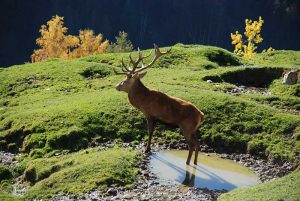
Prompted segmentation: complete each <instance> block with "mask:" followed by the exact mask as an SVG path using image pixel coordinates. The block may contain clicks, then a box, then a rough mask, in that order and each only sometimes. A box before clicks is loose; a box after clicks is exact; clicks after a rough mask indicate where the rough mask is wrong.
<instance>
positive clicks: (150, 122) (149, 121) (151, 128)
mask: <svg viewBox="0 0 300 201" xmlns="http://www.w3.org/2000/svg"><path fill="white" fill-rule="evenodd" d="M147 124H148V134H149V138H148V142H147V146H146V149H145V153H149V152H150V151H151V147H150V146H151V139H152V134H153V131H154V126H155V122H154V119H153V118H152V117H148V118H147Z"/></svg>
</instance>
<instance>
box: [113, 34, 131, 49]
mask: <svg viewBox="0 0 300 201" xmlns="http://www.w3.org/2000/svg"><path fill="white" fill-rule="evenodd" d="M127 37H128V33H126V32H124V31H120V32H119V36H117V37H116V42H115V43H111V44H109V46H108V52H131V51H132V50H133V45H132V43H131V41H130V40H129V39H128V38H127Z"/></svg>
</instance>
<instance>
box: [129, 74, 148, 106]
mask: <svg viewBox="0 0 300 201" xmlns="http://www.w3.org/2000/svg"><path fill="white" fill-rule="evenodd" d="M148 92H149V89H148V88H147V87H145V85H144V84H143V83H142V82H141V81H140V80H137V81H136V82H135V84H134V85H133V86H132V88H131V90H130V91H129V92H128V99H129V102H130V103H131V104H132V105H133V106H135V107H137V108H141V106H142V105H143V103H144V99H145V97H146V96H147V93H148Z"/></svg>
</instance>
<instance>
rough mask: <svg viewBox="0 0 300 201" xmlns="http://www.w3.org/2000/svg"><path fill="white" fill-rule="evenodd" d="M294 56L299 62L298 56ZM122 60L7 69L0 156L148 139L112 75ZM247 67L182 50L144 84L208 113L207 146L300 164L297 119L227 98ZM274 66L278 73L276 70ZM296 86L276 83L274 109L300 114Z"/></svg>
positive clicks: (212, 51)
mask: <svg viewBox="0 0 300 201" xmlns="http://www.w3.org/2000/svg"><path fill="white" fill-rule="evenodd" d="M147 51H149V50H147ZM147 51H146V52H147ZM292 53H293V54H292V56H294V55H295V54H297V53H298V52H292ZM282 54H283V55H282ZM285 54H286V55H287V56H286V57H284V55H285ZM298 54H299V53H298ZM275 55H277V57H278V55H281V56H280V58H281V60H282V58H283V57H284V58H285V59H286V60H289V57H290V52H288V51H284V52H282V51H279V53H278V54H277V53H276V54H275ZM122 56H124V57H125V58H126V59H127V56H128V53H123V54H102V55H97V56H90V57H85V58H81V59H77V60H71V61H64V60H60V59H51V60H49V61H47V62H41V63H34V64H24V65H21V66H13V67H10V68H7V69H2V70H1V71H0V80H1V85H0V92H1V102H0V105H1V108H0V110H1V114H0V146H2V149H8V150H10V151H15V150H16V149H17V148H18V147H21V148H22V151H23V152H27V153H29V154H30V156H31V157H33V158H38V157H43V156H52V155H53V154H54V153H56V152H61V151H64V152H69V151H78V150H80V149H83V148H87V147H88V146H89V145H90V144H91V143H92V142H93V141H97V142H103V141H108V140H115V139H118V140H122V141H133V140H137V141H140V140H142V139H144V138H147V133H146V130H147V129H146V121H145V119H144V117H143V116H142V114H141V113H140V112H139V111H137V110H136V109H134V108H132V107H131V106H130V105H129V103H128V101H127V98H126V94H124V93H120V92H118V91H116V90H115V89H114V86H115V84H117V83H118V82H119V81H120V80H122V79H123V77H122V76H116V75H114V74H113V72H112V70H111V67H110V66H109V65H110V64H112V65H118V62H119V61H120V59H121V57H122ZM258 57H260V54H259V55H258ZM277 57H276V59H277ZM268 59H270V58H269V57H268ZM257 60H258V59H257ZM260 60H262V59H261V58H260ZM260 60H258V61H260ZM281 60H280V61H281ZM254 61H256V60H254ZM275 61H277V60H275ZM243 62H245V61H244V60H242V59H239V58H238V57H236V56H234V55H232V54H231V53H229V52H227V51H225V50H222V49H220V48H216V47H209V46H196V45H180V44H179V45H176V46H174V47H173V48H172V51H171V54H169V55H166V56H165V57H163V58H161V60H159V61H158V63H157V64H156V65H155V66H154V68H152V69H150V70H149V73H148V75H147V76H146V78H145V79H144V80H143V82H144V83H145V85H146V86H148V87H150V88H154V89H157V90H160V91H162V92H165V93H167V94H169V95H174V96H177V97H179V98H183V99H185V100H188V101H191V102H192V103H194V104H195V105H196V106H198V107H199V108H200V109H201V110H203V111H204V113H205V114H206V123H205V124H204V125H203V126H202V128H201V129H200V133H201V139H202V141H204V142H205V143H207V144H210V145H211V146H214V147H223V148H226V149H228V150H230V151H234V152H239V151H243V152H245V151H248V152H250V153H252V154H257V155H261V156H265V157H266V156H268V157H270V158H275V159H278V158H279V159H287V160H291V161H298V159H299V158H297V156H299V142H298V140H297V139H295V138H292V137H291V136H292V134H293V133H295V131H298V130H299V129H298V127H299V122H300V118H299V116H295V115H292V114H289V113H282V111H281V110H279V109H275V108H272V107H270V105H268V104H263V103H262V101H249V97H246V96H242V97H234V96H231V95H227V94H224V93H223V92H222V91H224V90H226V89H228V88H232V87H234V85H232V84H230V83H226V82H224V80H222V79H225V78H226V77H229V76H230V75H231V74H232V77H233V75H234V73H235V72H243V70H245V68H244V67H231V66H232V65H239V64H241V63H243ZM227 65H229V66H227ZM273 65H274V66H276V67H278V65H276V63H273ZM208 66H210V67H208ZM247 69H250V71H251V68H247ZM253 69H257V67H253ZM269 69H270V70H268V71H270V72H272V68H269ZM259 72H260V71H259ZM261 72H263V71H261ZM256 74H257V73H256ZM256 74H253V75H256ZM213 76H219V78H218V79H219V80H218V82H219V83H217V84H215V83H207V82H206V81H205V78H207V77H208V78H209V77H213ZM261 77H264V76H263V75H262V76H261ZM162 78H163V79H162ZM226 79H228V78H226ZM252 80H253V79H252ZM299 86H300V85H299V84H297V85H294V86H280V81H276V80H275V81H274V83H273V84H271V87H270V90H272V91H274V94H275V97H276V98H278V100H279V103H277V104H284V103H283V102H289V101H290V100H293V101H294V103H295V107H298V105H299V101H298V100H299V99H298V97H297V93H295V91H297V88H299ZM287 88H291V89H290V90H288V89H287ZM250 96H251V95H250ZM253 97H255V98H256V99H257V100H259V99H264V98H265V97H263V96H260V97H259V96H256V95H253ZM256 99H255V100H256ZM281 100H284V101H281ZM168 133H169V134H168ZM296 134H297V135H298V132H296ZM156 136H157V137H158V140H159V141H164V140H165V139H166V138H170V140H172V136H174V137H175V138H174V140H178V130H172V131H170V132H166V135H164V127H163V126H159V128H158V131H157V132H156ZM170 136H171V137H170ZM179 136H180V135H179Z"/></svg>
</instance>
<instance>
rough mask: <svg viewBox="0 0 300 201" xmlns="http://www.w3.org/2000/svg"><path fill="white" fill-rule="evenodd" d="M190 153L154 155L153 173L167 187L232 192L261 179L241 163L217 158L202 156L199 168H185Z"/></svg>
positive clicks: (208, 155) (194, 166) (151, 164)
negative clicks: (177, 185)
mask: <svg viewBox="0 0 300 201" xmlns="http://www.w3.org/2000/svg"><path fill="white" fill-rule="evenodd" d="M187 155H188V151H175V150H172V151H161V152H156V153H153V154H152V155H151V160H150V169H151V171H152V172H153V173H154V174H155V175H156V176H157V177H158V178H157V181H158V182H159V183H160V184H164V185H169V184H170V185H173V184H179V185H182V187H184V186H190V187H192V186H193V187H198V188H208V189H210V190H223V189H225V190H232V189H234V188H237V187H239V188H240V187H246V186H251V185H254V184H257V183H259V178H258V177H257V176H256V175H255V174H254V173H252V172H250V170H249V169H248V168H246V167H244V166H242V165H240V164H239V163H236V162H234V161H231V160H227V159H222V158H220V157H218V156H217V155H215V154H203V153H200V154H199V158H198V165H197V166H196V165H194V164H192V161H193V157H194V156H193V157H192V161H191V165H186V164H185V161H186V157H187Z"/></svg>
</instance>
